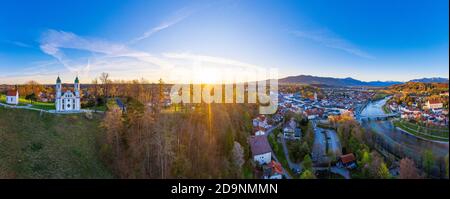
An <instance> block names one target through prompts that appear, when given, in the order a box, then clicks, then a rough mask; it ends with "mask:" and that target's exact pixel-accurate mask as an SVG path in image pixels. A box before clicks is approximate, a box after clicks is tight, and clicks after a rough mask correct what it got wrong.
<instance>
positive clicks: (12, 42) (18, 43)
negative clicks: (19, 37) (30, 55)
mask: <svg viewBox="0 0 450 199" xmlns="http://www.w3.org/2000/svg"><path fill="white" fill-rule="evenodd" d="M0 42H2V43H7V44H12V45H15V46H18V47H22V48H32V47H33V46H31V45H30V44H26V43H24V42H21V41H11V40H2V41H0Z"/></svg>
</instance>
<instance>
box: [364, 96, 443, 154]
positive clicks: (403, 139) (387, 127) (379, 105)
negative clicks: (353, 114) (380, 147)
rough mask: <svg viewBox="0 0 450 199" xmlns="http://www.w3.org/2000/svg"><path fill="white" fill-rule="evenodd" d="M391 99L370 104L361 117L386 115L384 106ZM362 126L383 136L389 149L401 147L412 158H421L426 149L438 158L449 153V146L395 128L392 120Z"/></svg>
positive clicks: (367, 123)
mask: <svg viewBox="0 0 450 199" xmlns="http://www.w3.org/2000/svg"><path fill="white" fill-rule="evenodd" d="M387 100H389V97H387V98H385V99H382V100H378V101H374V102H371V103H369V104H368V105H367V106H366V108H364V110H363V111H362V112H361V116H375V115H383V114H385V113H384V111H383V105H384V104H385V103H386V101H387ZM362 126H363V127H365V128H368V129H371V130H372V131H373V132H375V133H377V134H379V135H382V137H383V138H384V139H385V141H386V143H387V145H389V146H388V147H391V148H395V147H396V148H399V147H401V148H402V150H403V151H404V153H405V154H408V156H409V157H411V156H413V157H411V158H419V157H420V154H422V152H423V150H424V149H430V150H431V151H432V152H433V154H434V155H435V156H436V157H443V156H445V155H447V154H448V152H449V144H448V142H447V143H443V142H441V143H439V142H432V141H427V140H423V139H420V138H417V137H415V136H413V135H410V134H408V133H405V132H403V131H401V130H399V129H397V128H395V127H394V125H393V124H392V122H391V121H390V120H386V121H376V120H371V121H364V122H363V123H362ZM397 155H398V154H397Z"/></svg>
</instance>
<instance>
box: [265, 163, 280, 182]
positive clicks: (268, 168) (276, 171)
mask: <svg viewBox="0 0 450 199" xmlns="http://www.w3.org/2000/svg"><path fill="white" fill-rule="evenodd" d="M263 178H264V179H283V168H282V167H281V164H280V163H279V162H275V161H273V160H272V161H271V162H269V164H266V165H264V166H263Z"/></svg>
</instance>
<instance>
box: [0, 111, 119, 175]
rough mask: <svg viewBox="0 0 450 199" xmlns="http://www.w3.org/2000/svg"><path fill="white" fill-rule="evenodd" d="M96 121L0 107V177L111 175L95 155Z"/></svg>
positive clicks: (97, 132)
mask: <svg viewBox="0 0 450 199" xmlns="http://www.w3.org/2000/svg"><path fill="white" fill-rule="evenodd" d="M98 125H99V119H93V120H87V119H85V118H84V116H82V115H51V114H44V115H42V116H40V114H39V112H36V111H28V110H17V109H5V108H3V107H0V178H112V175H111V173H110V172H109V171H108V170H107V169H106V168H105V167H104V165H103V164H102V163H101V161H100V160H99V158H98V155H97V152H98V150H97V147H96V138H97V136H101V134H100V133H101V132H103V131H101V130H100V129H99V126H98Z"/></svg>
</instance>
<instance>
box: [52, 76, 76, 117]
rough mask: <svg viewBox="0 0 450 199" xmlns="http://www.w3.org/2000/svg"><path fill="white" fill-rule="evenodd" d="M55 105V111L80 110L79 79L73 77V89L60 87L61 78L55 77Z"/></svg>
mask: <svg viewBox="0 0 450 199" xmlns="http://www.w3.org/2000/svg"><path fill="white" fill-rule="evenodd" d="M55 106H56V111H57V112H76V111H80V108H81V106H80V81H79V80H78V77H76V78H75V83H74V84H73V90H71V89H70V88H62V86H61V79H60V78H59V76H58V79H56V98H55Z"/></svg>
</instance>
